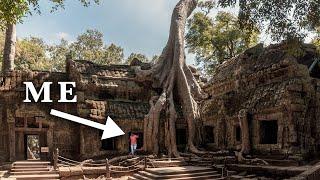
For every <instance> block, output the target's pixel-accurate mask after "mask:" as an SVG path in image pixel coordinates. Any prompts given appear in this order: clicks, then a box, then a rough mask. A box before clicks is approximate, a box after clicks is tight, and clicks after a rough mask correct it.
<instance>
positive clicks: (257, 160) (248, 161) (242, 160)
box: [234, 151, 269, 165]
mask: <svg viewBox="0 0 320 180" xmlns="http://www.w3.org/2000/svg"><path fill="white" fill-rule="evenodd" d="M234 153H235V156H236V158H237V160H238V162H239V163H241V164H250V165H269V163H268V162H267V161H265V160H263V159H260V158H254V159H247V158H245V157H243V154H242V152H237V151H235V152H234Z"/></svg>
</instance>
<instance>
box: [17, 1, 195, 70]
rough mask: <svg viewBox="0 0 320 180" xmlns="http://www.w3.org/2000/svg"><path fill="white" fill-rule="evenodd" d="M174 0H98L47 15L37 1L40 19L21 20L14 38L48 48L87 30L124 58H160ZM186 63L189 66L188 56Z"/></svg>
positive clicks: (45, 4)
mask: <svg viewBox="0 0 320 180" xmlns="http://www.w3.org/2000/svg"><path fill="white" fill-rule="evenodd" d="M177 2H178V0H102V1H101V3H100V4H99V5H96V4H92V5H91V6H90V7H83V6H82V5H81V4H80V3H79V1H76V0H72V1H70V0H69V1H66V4H65V9H60V10H58V11H57V12H54V13H50V9H51V7H52V5H51V4H50V3H49V2H48V1H46V0H40V9H41V11H42V13H41V15H37V14H34V15H33V16H28V17H26V18H24V21H23V23H22V24H20V25H18V26H17V36H18V38H24V37H30V36H36V37H41V38H43V40H44V41H45V42H47V43H49V44H57V43H59V42H60V39H61V38H64V39H66V40H69V41H74V40H75V39H76V37H77V36H78V35H79V34H81V33H83V32H85V31H86V30H87V29H97V30H99V31H101V32H103V34H104V41H105V43H106V44H111V43H115V44H116V45H119V46H121V47H122V48H124V51H125V55H126V56H128V55H129V54H130V53H131V52H135V53H142V54H145V55H147V56H148V57H149V58H151V57H152V56H153V55H157V54H160V53H161V51H162V48H163V47H164V46H165V43H166V41H167V39H168V35H169V26H170V18H171V13H172V10H173V8H174V6H175V4H176V3H177ZM188 63H189V64H192V63H193V57H192V55H188Z"/></svg>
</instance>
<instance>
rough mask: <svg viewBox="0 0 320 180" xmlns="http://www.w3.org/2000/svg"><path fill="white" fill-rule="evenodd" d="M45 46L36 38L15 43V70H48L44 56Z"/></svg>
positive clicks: (48, 65)
mask: <svg viewBox="0 0 320 180" xmlns="http://www.w3.org/2000/svg"><path fill="white" fill-rule="evenodd" d="M46 48H47V45H46V44H45V43H44V42H43V40H42V39H40V38H36V37H30V38H25V39H22V40H20V41H18V42H17V50H16V57H15V65H16V69H32V70H40V69H41V70H50V69H51V68H50V66H51V64H50V62H49V58H48V57H47V55H46Z"/></svg>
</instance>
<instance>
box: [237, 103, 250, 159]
mask: <svg viewBox="0 0 320 180" xmlns="http://www.w3.org/2000/svg"><path fill="white" fill-rule="evenodd" d="M238 118H239V123H240V129H241V153H242V154H249V153H250V149H251V146H250V139H249V138H250V136H249V124H248V112H247V111H246V110H245V109H242V110H240V112H239V115H238Z"/></svg>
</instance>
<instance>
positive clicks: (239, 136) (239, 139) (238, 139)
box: [236, 125, 241, 142]
mask: <svg viewBox="0 0 320 180" xmlns="http://www.w3.org/2000/svg"><path fill="white" fill-rule="evenodd" d="M236 141H237V142H240V141H241V128H240V125H237V126H236Z"/></svg>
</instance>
